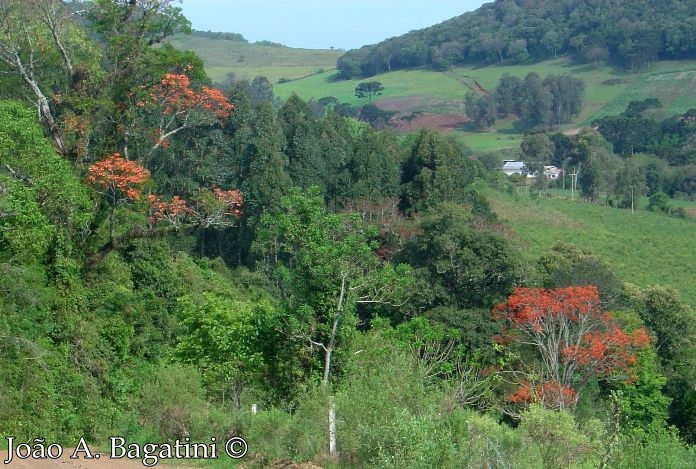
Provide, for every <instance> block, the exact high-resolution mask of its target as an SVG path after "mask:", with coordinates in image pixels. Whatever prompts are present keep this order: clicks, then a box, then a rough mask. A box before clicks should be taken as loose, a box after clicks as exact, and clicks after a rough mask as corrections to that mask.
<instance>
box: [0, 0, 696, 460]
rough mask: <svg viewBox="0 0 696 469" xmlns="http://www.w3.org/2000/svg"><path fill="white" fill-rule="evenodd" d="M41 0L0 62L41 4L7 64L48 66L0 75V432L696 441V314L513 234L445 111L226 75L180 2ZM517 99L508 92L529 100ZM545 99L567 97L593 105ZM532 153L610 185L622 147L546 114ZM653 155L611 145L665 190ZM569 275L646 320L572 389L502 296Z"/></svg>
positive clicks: (666, 295) (345, 447) (619, 318)
mask: <svg viewBox="0 0 696 469" xmlns="http://www.w3.org/2000/svg"><path fill="white" fill-rule="evenodd" d="M40 4H41V5H44V6H46V5H47V6H50V7H51V8H46V9H40V10H34V9H32V8H33V7H34V6H36V5H39V3H36V4H35V3H33V2H32V3H31V5H29V4H27V6H26V7H24V6H23V4H19V3H17V2H9V3H6V2H3V0H0V7H5V6H7V5H11V6H12V8H9V7H8V8H7V9H6V10H3V12H5V13H7V15H6V16H5V17H3V19H2V21H5V22H3V23H1V24H0V26H2V27H3V28H4V29H0V39H3V42H2V43H0V58H2V57H3V56H2V55H1V54H2V53H3V52H6V51H8V50H10V49H11V48H12V47H15V46H17V47H18V46H19V45H21V46H22V47H29V48H31V47H33V45H34V44H35V42H34V41H25V39H26V38H23V37H18V36H15V35H12V34H11V32H12V30H11V29H8V28H5V26H7V25H8V24H17V22H18V21H29V20H30V19H31V18H34V17H33V16H32V15H33V14H35V13H41V14H42V15H46V16H44V17H42V18H43V19H42V20H41V19H40V20H37V21H35V23H33V27H34V29H33V30H32V31H34V32H32V34H34V33H35V34H36V35H37V36H36V39H41V43H42V44H44V45H45V46H42V47H37V48H36V49H31V50H29V51H28V52H27V51H24V52H23V54H19V55H17V56H16V60H15V61H8V60H5V61H3V62H2V63H1V64H0V72H19V71H21V69H22V67H24V66H27V67H35V68H34V70H33V72H34V74H28V75H27V76H26V77H24V78H22V77H20V78H22V79H21V80H17V81H14V80H13V79H9V80H7V81H6V82H3V83H6V84H7V86H6V87H5V88H3V90H2V100H0V370H2V371H0V391H1V392H0V432H1V433H3V434H7V435H13V436H16V437H17V438H18V441H19V440H22V441H25V440H31V439H32V438H39V437H41V438H46V439H47V440H50V441H57V442H66V443H68V442H70V443H73V444H74V442H75V441H77V438H78V437H79V436H85V437H86V438H87V439H88V440H89V441H90V442H95V443H101V442H103V441H104V439H105V438H106V437H107V436H108V435H114V434H119V435H122V436H124V437H126V438H128V439H129V441H136V442H140V443H144V442H154V441H156V442H159V441H161V442H164V441H172V440H173V439H175V438H183V437H189V438H191V440H192V441H204V440H205V439H207V438H210V437H211V436H216V437H219V438H221V437H223V436H228V435H232V434H241V435H242V436H244V437H245V438H247V440H248V442H249V445H250V450H251V452H253V453H254V454H255V455H256V456H255V458H254V459H253V460H250V461H248V464H249V465H251V466H254V465H258V466H261V467H263V466H268V465H270V464H273V463H274V462H273V461H274V460H275V459H278V458H289V459H293V460H297V461H308V460H313V461H316V462H319V463H326V464H327V465H334V466H338V467H395V468H397V467H406V466H408V467H423V468H426V467H462V465H464V466H466V467H486V466H493V465H495V466H500V467H505V466H509V465H515V466H516V467H529V468H537V467H546V468H557V467H558V468H560V467H595V466H599V467H637V466H638V467H639V466H640V464H643V463H644V464H647V465H650V464H651V463H652V461H657V460H659V461H660V462H661V464H662V467H688V466H689V465H693V463H694V458H695V455H694V450H693V448H692V447H691V446H689V445H688V444H687V443H689V442H691V443H693V442H694V441H695V440H696V405H694V403H696V394H695V392H694V390H693V387H692V383H693V380H694V372H693V370H694V369H695V368H694V366H693V365H694V363H693V360H694V356H696V350H695V349H694V344H695V343H696V337H695V335H696V318H694V315H693V310H692V309H691V307H690V306H689V305H688V304H686V303H685V302H684V301H683V300H681V299H680V297H679V296H678V295H677V293H675V292H674V291H673V290H670V289H669V288H668V286H664V287H661V286H651V287H648V286H647V285H646V284H645V283H644V282H638V281H636V280H637V279H635V278H631V276H630V275H626V270H623V269H621V268H620V267H621V266H620V265H618V263H617V262H616V261H615V260H614V259H612V258H608V259H611V260H612V261H613V262H607V261H606V260H604V259H603V258H601V257H599V255H598V254H593V253H591V252H588V251H586V250H583V249H580V248H577V247H575V246H573V245H570V244H562V245H558V246H556V247H552V245H553V243H546V244H545V245H544V247H543V249H540V250H537V251H534V252H531V253H530V252H526V253H523V252H521V251H519V250H518V248H519V241H520V239H521V238H520V237H515V236H514V233H513V232H512V230H511V228H510V226H508V225H507V223H508V220H509V218H510V217H509V213H506V212H505V207H501V205H500V203H499V200H496V199H495V198H494V201H495V204H496V205H494V206H495V207H496V208H498V210H497V211H499V212H500V215H498V214H496V213H495V212H496V211H495V210H493V208H492V204H491V202H490V200H491V198H490V197H489V196H487V195H486V194H487V193H489V192H490V189H489V188H488V187H489V186H497V187H499V188H507V189H508V190H509V191H510V192H512V193H513V194H511V196H510V198H511V199H512V198H514V197H515V194H514V192H515V187H514V183H513V181H512V180H508V179H507V178H505V177H504V176H503V175H501V174H499V173H498V172H497V171H492V169H495V166H496V165H495V164H491V161H492V160H494V159H495V158H497V157H496V156H490V155H489V156H488V158H484V157H483V155H475V154H472V152H471V151H470V150H468V149H467V148H466V147H465V146H463V145H462V144H461V142H458V141H456V140H454V139H452V138H448V137H446V136H443V135H441V134H439V133H437V132H434V131H431V130H422V131H420V132H418V133H413V134H407V135H397V134H395V133H393V132H391V131H389V130H383V129H381V130H380V129H379V127H380V125H379V124H380V121H379V118H380V116H377V118H375V119H374V122H372V121H371V119H366V118H365V117H364V116H363V119H362V120H359V119H356V118H355V117H350V116H347V115H346V113H344V112H343V111H345V109H341V108H340V105H339V103H338V102H337V100H334V101H332V100H324V101H323V102H320V101H316V102H307V101H304V100H302V99H301V98H300V97H298V96H297V95H292V96H290V97H289V98H288V99H287V100H285V101H284V102H281V101H279V100H278V99H276V98H275V97H274V96H273V94H272V90H271V87H270V83H269V82H268V80H264V79H261V78H258V79H255V80H253V81H252V82H247V81H244V80H231V81H230V82H229V83H227V84H226V85H225V86H224V89H223V90H222V91H220V90H217V89H215V88H211V87H210V83H211V80H210V79H209V77H208V76H207V75H206V74H205V73H204V72H203V69H202V63H201V60H200V59H199V58H198V57H196V56H195V54H192V53H190V52H181V51H179V50H177V49H175V48H174V47H171V46H156V45H157V44H158V43H161V42H162V41H163V40H164V39H165V38H167V37H169V36H170V35H172V34H175V33H177V32H181V31H186V30H187V29H188V27H189V25H188V22H187V20H186V19H185V18H183V17H182V16H181V12H180V10H179V9H177V8H175V7H173V3H172V2H168V1H158V2H149V1H147V2H146V1H136V2H123V1H108V0H99V1H95V2H90V3H89V4H88V5H83V6H87V7H89V8H88V9H89V13H88V14H87V15H86V16H84V17H81V18H82V19H81V20H80V22H73V20H72V19H70V18H72V16H70V15H66V14H65V11H64V10H63V8H66V5H64V4H63V2H60V1H58V0H55V1H54V0H45V2H44V3H40ZM71 7H75V5H71ZM52 19H53V20H56V22H51V21H45V20H52ZM58 19H60V21H58ZM51 28H54V29H53V30H52V29H51ZM53 32H55V33H56V34H53ZM228 39H229V38H228ZM228 39H224V40H228ZM233 39H239V38H234V37H233ZM12 41H15V42H12ZM87 50H89V51H92V54H85V51H87ZM25 52H26V53H25ZM32 54H35V56H36V58H37V59H38V58H43V59H45V60H41V61H39V60H37V61H35V62H34V61H33V59H32V57H33V56H32ZM42 54H43V55H42ZM27 60H28V62H27ZM68 73H70V75H68ZM2 76H3V77H4V76H5V74H3V75H2ZM6 76H7V77H13V76H14V75H10V74H7V75H6ZM508 81H511V80H508ZM529 81H535V82H536V85H539V86H538V87H537V91H539V90H543V89H544V86H546V85H543V84H542V83H541V81H540V79H538V76H537V77H536V78H534V77H532V78H530V79H529ZM547 81H548V83H547V85H548V86H549V87H553V86H558V87H559V88H560V87H561V85H560V83H561V82H562V81H563V80H562V79H561V78H558V77H556V78H554V79H550V78H549V79H547ZM554 83H555V85H554ZM568 83H570V82H568ZM571 85H572V83H571ZM575 85H577V83H576V84H575ZM501 86H502V85H501ZM572 87H573V86H571V88H572ZM576 88H577V87H576ZM547 91H548V90H547ZM566 91H568V93H565V92H563V93H561V94H560V95H558V96H555V95H553V93H552V92H550V91H548V92H549V94H550V96H551V95H553V99H556V98H559V99H560V98H561V97H563V98H569V99H570V98H572V96H570V97H568V96H567V94H570V95H572V94H573V93H572V92H570V91H569V90H566ZM499 94H500V95H501V96H502V95H503V94H504V93H503V92H502V91H501V92H500V93H499ZM510 96H511V97H512V98H511V99H512V102H513V107H512V108H510V109H509V110H508V112H513V113H517V112H521V111H520V109H515V108H514V106H515V105H514V101H515V100H516V98H515V96H516V95H515V94H514V93H512V94H511V95H510ZM10 98H12V99H10ZM27 98H28V100H29V102H30V104H33V105H35V106H38V109H39V111H40V114H39V116H40V118H39V119H37V116H36V113H35V112H32V110H31V108H30V107H28V105H27V103H23V102H19V101H17V100H18V99H25V100H26V99H27ZM228 100H229V101H228ZM508 104H509V103H508V102H507V101H500V102H498V103H496V108H497V107H500V106H503V107H505V106H507V105H508ZM648 104H649V103H648ZM232 105H233V106H234V108H232V107H233V106H232ZM553 105H554V106H556V107H555V108H554V109H555V111H554V112H556V114H555V117H554V118H558V119H560V118H561V114H560V111H559V109H561V108H563V109H566V111H567V112H570V113H573V112H574V111H573V110H572V109H573V106H572V105H571V104H567V103H566V104H553ZM558 106H560V108H559V107H558ZM496 110H497V112H502V111H500V110H499V109H496ZM647 111H648V109H647V108H645V107H643V108H641V106H640V105H639V104H636V105H633V106H631V107H630V108H629V111H627V112H628V113H629V114H630V113H633V114H631V115H634V114H642V113H644V112H647ZM381 117H383V116H381ZM627 118H631V117H630V116H628V117H627ZM371 124H373V125H371ZM689 129H690V127H687V128H685V129H682V130H683V132H684V137H685V139H687V140H688V130H689ZM520 150H521V152H522V154H524V155H526V157H527V159H528V160H530V161H531V160H537V161H538V162H541V161H544V162H546V161H549V162H554V163H556V164H558V165H559V166H565V167H569V165H578V166H580V165H582V168H583V169H582V173H581V174H583V177H582V178H579V181H578V182H579V183H580V186H581V187H582V191H583V194H584V195H585V198H587V199H588V200H592V201H597V200H602V196H604V195H605V194H606V193H607V188H609V187H610V182H611V179H610V178H609V176H607V168H610V167H612V166H611V165H612V164H614V163H616V162H617V161H619V162H621V161H622V160H621V159H620V158H619V157H618V156H615V155H612V153H611V151H610V148H609V145H608V144H607V142H606V141H605V140H603V139H602V137H601V136H600V135H599V134H598V133H596V132H591V131H587V132H584V133H581V134H580V135H578V136H574V137H567V136H563V135H561V134H556V135H551V136H547V135H545V134H540V133H539V134H530V135H529V136H527V137H526V138H525V139H524V141H523V145H522V146H521V149H520ZM650 161H651V162H652V163H655V167H654V168H652V169H651V172H649V171H648V169H650V168H647V167H646V168H645V170H643V166H642V165H635V166H632V165H629V164H626V165H624V166H616V168H615V169H616V173H615V175H614V176H615V180H621V181H624V182H625V183H626V184H629V185H630V186H631V187H632V188H633V190H632V191H631V193H630V194H631V197H633V195H634V192H636V193H640V190H639V187H645V188H646V190H647V188H653V187H654V188H655V189H666V187H665V186H664V183H663V181H666V180H667V179H666V177H665V175H664V173H662V172H660V171H659V169H660V167H659V166H658V165H657V162H656V161H654V160H650ZM657 161H661V160H657ZM483 162H487V163H488V165H486V164H484V163H483ZM588 168H594V170H593V171H590V170H589V169H588ZM652 170H654V171H652ZM642 174H645V181H644V184H643V185H641V184H640V182H641V180H640V176H641V175H642ZM619 175H620V177H619ZM648 175H650V177H648ZM540 191H541V188H540ZM660 193H661V192H659V190H658V191H656V192H654V193H653V194H652V196H653V207H654V208H655V209H656V211H655V212H648V214H649V216H650V217H654V218H651V220H660V221H663V222H664V221H665V220H667V221H669V222H678V223H684V224H686V223H690V222H689V221H687V220H677V219H674V218H667V216H666V215H665V214H663V213H658V212H659V210H662V209H663V207H664V204H665V200H664V198H663V197H662V196H658V194H660ZM536 194H537V195H536V197H538V194H539V192H536ZM614 195H615V196H616V197H617V198H619V197H620V198H622V200H625V198H626V193H621V194H619V193H616V194H614ZM495 197H498V198H499V197H504V196H501V195H499V194H498V195H496V196H495ZM665 197H666V196H665ZM612 200H613V199H612ZM631 200H633V199H632V198H631ZM530 203H534V202H533V201H531V202H530ZM583 207H585V208H586V207H593V208H599V207H595V206H593V205H590V204H584V205H583ZM607 210H608V209H607ZM614 210H618V209H614ZM517 215H519V217H518V219H521V218H522V213H521V212H520V213H518V214H517ZM682 226H685V225H682ZM515 228H516V227H515ZM541 229H543V230H545V232H546V233H547V234H548V232H549V230H548V228H546V227H542V228H541ZM559 232H560V231H559ZM583 247H585V246H583ZM622 252H626V251H622ZM599 254H602V255H606V252H600V253H599ZM663 257H666V254H665V256H663ZM627 282H631V283H635V284H639V285H640V286H634V285H632V284H631V283H627ZM588 285H589V286H588ZM569 286H573V287H583V288H582V289H578V291H589V292H594V291H598V292H599V297H598V299H597V300H596V302H594V303H596V305H595V306H596V313H597V314H598V315H599V317H609V316H608V315H606V316H604V313H605V312H607V313H608V312H611V313H613V315H612V317H613V318H614V319H613V320H612V322H611V326H612V330H611V331H610V332H611V333H612V334H611V335H609V334H608V335H607V336H608V337H611V338H613V339H615V338H618V339H625V338H627V337H629V335H628V334H634V333H636V332H639V333H640V334H638V335H637V337H640V338H642V339H644V340H642V342H641V348H640V350H639V351H636V352H635V353H634V350H633V349H630V350H629V349H622V348H621V347H620V346H619V345H621V344H619V345H616V344H613V345H612V344H610V346H606V347H605V348H604V349H603V348H602V347H603V346H604V345H603V344H599V345H597V342H596V341H595V342H592V340H591V339H592V337H591V336H588V337H582V338H581V340H583V341H586V342H587V343H588V344H591V345H593V346H594V348H591V349H590V348H588V351H587V354H589V355H587V356H590V357H591V358H592V359H593V360H594V359H597V357H600V358H603V357H605V356H606V357H608V358H607V360H605V361H603V362H600V361H591V360H586V361H585V362H584V363H582V365H583V366H585V367H586V368H589V371H588V372H587V376H589V377H591V379H590V378H588V379H587V380H585V381H583V383H582V394H581V395H580V394H578V396H580V397H579V398H578V400H577V402H573V405H570V406H568V407H567V408H566V409H564V410H558V409H556V408H554V406H551V405H549V401H548V400H545V399H544V398H543V394H542V393H540V392H537V393H536V396H535V397H533V396H531V394H530V395H528V396H527V397H528V398H527V399H524V400H521V399H518V398H517V397H516V395H517V394H516V392H515V389H520V388H524V387H525V386H526V389H533V388H534V386H533V383H534V380H535V379H537V377H538V376H537V374H536V373H535V371H534V367H533V366H532V364H534V363H538V362H539V360H540V359H541V357H540V355H539V353H540V352H539V350H535V349H534V348H532V347H529V344H527V343H524V342H523V341H519V340H518V336H517V337H516V336H513V335H510V334H508V332H509V330H507V326H508V324H507V323H506V322H505V321H504V320H502V319H501V317H500V316H499V314H497V313H496V314H491V312H492V311H500V308H496V305H497V304H501V303H503V302H505V301H506V298H507V299H508V300H509V299H510V298H514V295H517V294H519V292H522V291H544V290H537V289H536V287H539V288H546V289H548V291H549V292H553V291H555V289H558V288H562V287H569ZM669 286H671V285H669ZM569 291H575V290H572V289H571V290H569ZM568 300H569V302H572V301H574V300H577V299H576V298H568ZM594 303H593V304H594ZM528 306H529V307H530V308H536V309H539V310H544V308H546V307H547V305H545V304H544V302H542V301H540V302H539V304H530V305H528ZM603 324H604V323H603ZM606 324H609V323H608V322H607V323H606ZM643 328H645V330H647V331H648V332H647V334H649V337H648V335H646V334H644V333H642V332H643ZM641 334H642V335H641ZM631 337H633V336H631ZM618 339H616V340H618ZM626 340H627V339H626ZM563 345H564V346H566V347H565V348H564V350H565V351H564V352H562V353H561V352H559V353H561V355H556V357H555V358H557V359H561V358H562V356H565V357H566V358H567V353H568V352H567V347H569V346H570V344H563ZM623 345H625V344H623ZM616 350H619V351H621V352H623V355H621V356H620V357H619V358H620V360H619V359H616V357H614V356H612V355H611V354H612V353H616ZM563 354H565V355H563ZM612 360H613V361H612ZM597 363H599V364H597ZM607 363H608V364H609V365H607ZM614 363H619V364H620V366H618V365H616V366H614V365H613V364H614ZM592 366H596V367H597V368H596V369H592ZM600 367H602V368H600ZM570 391H572V392H575V391H574V390H570ZM573 395H575V394H573ZM251 404H257V405H258V407H259V408H260V410H259V412H258V413H257V414H256V415H254V414H252V413H251V412H250V411H249V409H250V407H251ZM329 409H332V410H335V411H336V414H337V416H338V417H337V441H338V449H339V452H338V453H337V454H329V451H328V438H327V433H328V431H327V430H328V428H327V427H328V425H327V418H326V417H327V411H328V410H329ZM669 425H673V426H669ZM637 461H638V462H637Z"/></svg>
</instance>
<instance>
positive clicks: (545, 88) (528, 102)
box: [466, 72, 585, 130]
mask: <svg viewBox="0 0 696 469" xmlns="http://www.w3.org/2000/svg"><path fill="white" fill-rule="evenodd" d="M584 91H585V84H584V83H583V81H582V80H581V79H579V78H573V77H572V76H570V75H560V76H555V75H549V76H547V77H546V78H545V79H544V80H542V79H541V77H540V76H539V75H538V74H537V73H535V72H531V73H528V74H527V76H525V77H524V79H520V78H519V77H516V76H512V75H509V74H507V73H506V74H504V75H503V76H502V77H501V78H500V81H499V83H498V86H497V87H496V88H495V90H494V91H492V92H490V93H485V94H483V95H476V94H475V93H473V92H470V93H468V94H467V96H466V113H467V115H468V116H469V118H471V120H473V121H474V122H475V123H476V125H477V126H478V127H479V128H482V129H488V128H491V127H493V125H495V122H496V120H497V119H499V118H506V117H510V116H518V117H519V118H520V119H521V120H522V121H523V122H524V124H525V125H526V126H528V127H545V128H546V129H547V130H548V129H549V128H551V127H552V126H559V125H560V124H562V123H565V122H568V121H569V120H570V119H571V118H572V117H573V116H577V115H578V114H580V110H581V106H582V96H583V93H584Z"/></svg>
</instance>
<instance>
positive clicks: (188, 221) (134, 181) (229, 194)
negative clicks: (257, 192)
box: [86, 153, 244, 266]
mask: <svg viewBox="0 0 696 469" xmlns="http://www.w3.org/2000/svg"><path fill="white" fill-rule="evenodd" d="M148 177H149V173H148V171H147V170H146V169H145V168H143V167H142V166H140V165H139V164H138V163H136V162H135V161H128V160H126V159H125V158H124V157H122V156H121V155H120V154H119V153H113V154H111V155H108V156H106V157H105V158H103V159H102V160H100V161H98V162H96V163H94V164H92V165H91V166H90V167H89V168H88V169H87V176H86V181H87V183H88V184H90V185H91V186H93V187H95V188H96V189H97V191H98V192H99V193H100V194H101V195H102V197H103V198H104V200H105V202H106V203H107V204H108V206H109V241H108V243H107V244H106V245H105V246H104V247H102V248H101V249H100V250H99V252H98V253H96V254H95V255H94V256H93V258H92V259H90V261H89V262H88V266H91V265H94V264H95V263H96V262H97V261H98V260H99V259H101V258H103V257H104V256H105V255H106V254H107V253H108V252H109V251H111V250H112V249H114V248H115V247H117V246H118V245H119V244H120V242H121V241H123V240H126V239H133V238H142V237H150V236H156V235H158V234H163V233H166V232H169V231H177V230H180V229H186V228H188V229H196V228H208V227H211V226H218V227H220V226H224V227H227V226H234V225H235V224H236V222H237V221H238V220H239V218H240V217H241V215H242V205H243V203H244V198H243V196H242V193H241V192H240V191H239V190H237V189H230V190H222V189H220V188H218V187H213V189H212V190H209V189H200V190H199V191H198V192H197V193H196V195H195V197H194V198H193V201H192V202H187V201H186V200H184V199H182V198H181V197H179V196H174V197H173V198H172V199H171V201H169V202H167V201H163V200H161V199H160V198H158V197H157V196H155V195H154V194H150V195H148V196H147V202H148V206H147V215H148V227H147V228H146V229H144V228H142V227H133V228H131V229H130V230H129V231H128V232H126V233H125V234H124V235H121V236H119V237H114V228H115V226H114V224H115V223H114V214H115V211H116V208H117V207H118V206H120V205H123V204H129V203H131V202H133V201H136V200H138V199H140V197H141V195H142V190H143V187H144V184H145V183H146V182H147V180H148Z"/></svg>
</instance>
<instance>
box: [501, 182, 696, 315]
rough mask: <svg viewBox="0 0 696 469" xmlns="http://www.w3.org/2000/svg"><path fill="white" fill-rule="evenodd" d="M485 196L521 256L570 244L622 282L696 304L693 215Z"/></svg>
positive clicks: (564, 200) (532, 257)
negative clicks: (669, 291)
mask: <svg viewBox="0 0 696 469" xmlns="http://www.w3.org/2000/svg"><path fill="white" fill-rule="evenodd" d="M488 195H489V197H490V200H491V204H492V206H493V209H494V210H495V212H496V213H497V214H498V216H499V217H500V218H501V220H503V222H504V223H505V224H506V225H507V226H508V227H509V228H510V230H511V236H512V240H513V243H514V245H515V246H516V247H517V249H518V250H519V253H520V256H521V257H522V258H523V259H525V260H528V261H535V260H536V259H538V258H539V256H540V255H541V254H543V253H545V252H547V251H549V250H550V249H551V247H552V246H553V245H554V244H556V243H558V242H561V241H563V242H570V243H573V244H575V245H576V246H578V247H581V248H583V249H587V250H590V251H592V252H593V253H595V254H597V255H600V256H602V257H603V258H604V259H606V260H607V261H608V262H610V263H611V265H612V266H613V267H614V269H615V271H616V272H617V273H618V274H619V276H620V277H621V278H622V279H623V280H624V281H627V282H630V283H634V284H636V285H639V286H643V287H645V286H650V285H662V286H666V287H671V288H673V289H675V290H676V291H678V292H679V294H680V295H681V296H682V298H683V299H684V300H685V301H687V302H689V303H690V304H692V305H696V284H695V283H694V280H695V279H696V237H695V236H694V232H696V221H695V220H694V219H692V218H686V219H680V218H673V217H669V216H667V215H663V214H660V213H654V212H650V211H647V210H637V211H636V213H635V214H634V215H632V214H631V211H630V210H625V209H618V208H611V207H606V206H600V205H595V204H589V203H585V202H582V201H578V200H570V199H568V198H539V199H530V198H528V197H519V198H515V197H512V196H508V195H505V194H501V193H499V192H492V191H491V192H490V193H489V194H488Z"/></svg>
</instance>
